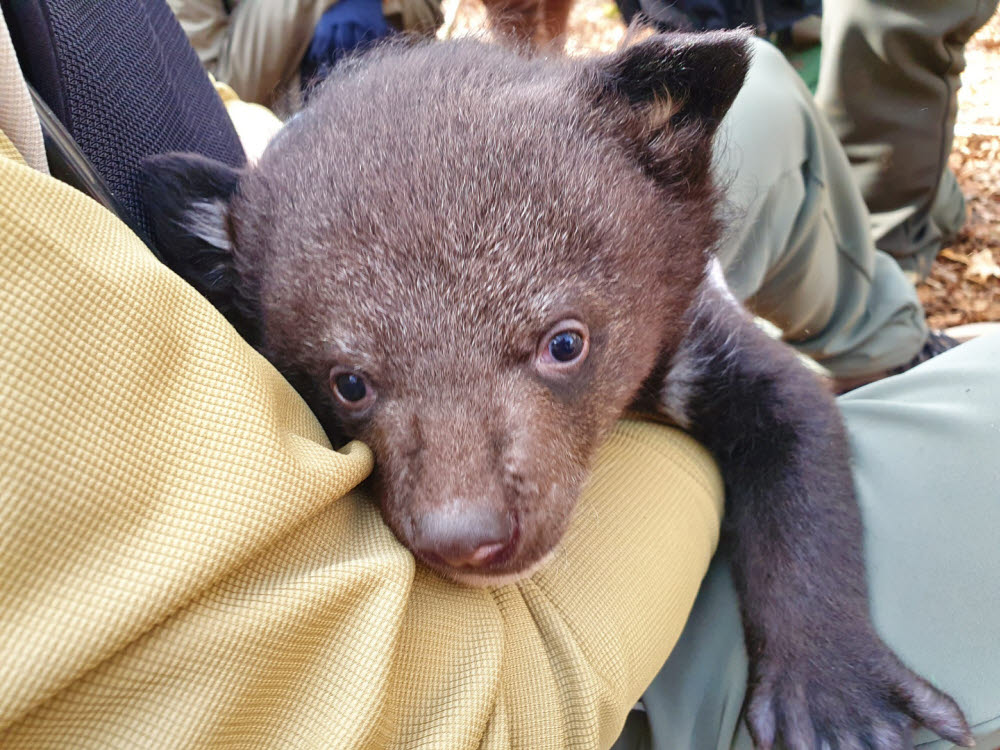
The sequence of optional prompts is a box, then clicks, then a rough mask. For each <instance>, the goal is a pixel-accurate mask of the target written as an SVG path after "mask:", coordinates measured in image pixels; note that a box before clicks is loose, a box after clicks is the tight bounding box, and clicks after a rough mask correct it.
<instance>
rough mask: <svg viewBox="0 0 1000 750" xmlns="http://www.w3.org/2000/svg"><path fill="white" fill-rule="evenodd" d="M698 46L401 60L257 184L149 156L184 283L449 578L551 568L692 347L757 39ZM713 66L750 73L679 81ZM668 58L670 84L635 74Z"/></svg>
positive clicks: (338, 96) (365, 77)
mask: <svg viewBox="0 0 1000 750" xmlns="http://www.w3.org/2000/svg"><path fill="white" fill-rule="evenodd" d="M682 39H684V40H685V41H684V44H681V45H678V42H677V38H676V37H654V38H653V39H652V40H650V41H647V42H644V43H643V44H641V45H637V46H635V47H631V48H628V49H626V50H625V51H623V52H621V53H618V54H617V55H615V56H611V57H609V58H603V59H601V60H600V61H597V62H590V63H586V64H585V63H579V62H577V63H573V62H569V61H563V60H540V59H538V58H531V57H525V56H522V55H520V54H517V53H513V52H510V51H506V50H499V49H497V48H493V47H487V46H485V45H481V44H471V43H462V44H454V45H426V46H418V47H416V48H408V49H393V48H390V49H387V50H384V51H382V52H375V53H373V54H370V55H368V56H366V57H365V58H363V59H362V60H361V61H360V62H357V63H355V64H354V66H353V67H351V68H349V69H347V70H345V71H343V72H342V73H341V74H340V75H335V76H334V77H333V78H331V79H330V80H329V81H328V82H327V83H326V84H324V86H323V87H322V88H321V89H320V90H319V91H318V92H317V93H316V95H315V96H314V101H313V102H312V103H311V105H310V107H309V108H308V109H307V110H306V111H304V112H303V113H302V114H300V115H299V116H298V117H296V118H295V120H294V121H292V122H291V123H290V124H289V125H288V126H286V128H285V129H284V130H283V131H282V132H281V133H280V134H279V135H278V137H277V138H276V139H275V141H274V142H273V143H272V144H271V146H270V147H269V148H268V150H267V152H266V153H265V154H264V156H263V158H262V159H261V161H260V163H259V164H258V165H257V166H255V167H253V168H252V169H248V170H246V171H244V172H236V171H233V170H229V169H228V168H226V167H222V166H221V165H218V164H214V163H208V162H206V161H205V160H199V159H196V158H193V157H178V156H169V157H160V158H159V159H158V160H154V162H153V164H152V168H151V169H150V171H151V172H152V174H153V177H152V179H151V182H152V184H153V188H152V190H153V191H155V190H157V189H159V191H160V192H159V193H154V195H158V196H160V197H159V200H158V202H159V203H160V204H161V205H167V204H169V202H170V201H169V200H168V199H165V198H164V197H163V192H164V191H167V190H169V191H173V192H174V193H176V192H177V190H178V189H179V188H178V184H181V185H182V186H183V187H181V188H180V189H181V190H184V189H186V190H187V191H188V192H189V193H197V194H198V197H197V199H196V200H191V197H192V196H191V195H188V197H187V199H186V200H184V201H180V205H178V207H177V209H176V211H175V212H174V214H175V215H174V216H173V217H168V219H164V220H162V221H156V216H155V215H154V226H155V228H156V231H157V236H158V238H161V237H162V236H163V235H164V234H165V233H167V232H168V230H169V228H170V227H176V226H178V225H180V226H183V227H185V228H186V230H187V234H188V236H189V238H192V240H193V244H194V245H195V246H196V247H195V249H193V250H192V251H191V254H190V256H189V257H196V258H197V260H196V261H189V262H187V264H186V265H185V262H184V261H183V260H182V261H180V262H178V263H177V265H178V266H179V267H191V266H197V267H198V269H200V271H197V272H195V273H194V274H192V273H191V272H190V271H188V272H185V271H184V270H183V268H182V273H185V275H189V276H191V275H194V276H195V277H196V279H195V281H196V283H198V280H197V278H198V277H199V274H200V278H201V280H202V281H201V283H200V288H201V289H202V290H203V291H204V292H205V293H206V295H207V296H209V297H210V298H214V299H215V301H217V302H218V303H219V304H220V306H222V307H223V309H224V310H226V311H227V312H228V313H229V314H230V317H231V319H233V320H234V322H236V323H237V324H238V325H241V326H242V330H243V331H244V332H245V333H246V334H247V335H248V336H249V337H250V338H252V339H253V340H254V341H255V343H256V344H257V346H258V347H259V348H260V350H261V351H262V352H263V353H264V354H265V355H266V356H267V357H268V358H269V359H270V360H271V361H272V362H274V363H275V365H276V366H277V367H278V368H279V369H281V370H282V371H283V372H284V373H285V374H286V375H287V376H288V377H289V379H290V380H291V382H292V383H293V384H295V385H296V387H297V388H298V389H299V390H300V392H301V393H302V394H303V396H304V397H305V398H306V399H307V400H308V401H309V403H310V405H311V406H312V408H313V409H314V411H315V412H316V413H317V415H318V416H319V418H320V419H321V421H322V422H323V423H324V426H326V427H327V429H328V431H329V432H330V433H331V434H332V435H334V436H336V437H337V438H342V437H356V438H359V439H361V440H364V441H365V442H367V443H368V444H369V445H371V447H372V448H373V450H374V452H375V455H376V473H375V478H374V480H375V481H374V484H373V486H374V490H375V493H376V498H377V501H378V503H379V505H380V507H381V510H382V513H383V515H384V517H385V519H386V521H387V523H388V524H389V525H390V527H391V528H392V530H393V531H394V532H395V534H396V535H397V537H398V538H399V539H400V540H401V541H402V542H403V543H404V544H405V545H406V546H407V547H408V548H409V549H410V550H411V551H412V552H413V553H414V555H416V556H417V557H418V558H419V559H420V560H422V561H423V562H424V563H425V564H427V565H429V566H430V567H432V568H434V569H435V570H437V571H438V572H440V573H441V574H443V575H446V576H448V577H450V578H454V579H457V580H461V581H466V582H471V583H477V584H495V583H501V582H504V581H508V580H513V579H516V578H518V577H520V576H523V575H525V574H526V573H527V572H529V571H530V570H532V569H533V568H534V567H535V566H536V565H537V564H538V563H539V562H540V561H541V560H542V559H544V558H545V556H546V555H547V554H548V553H549V552H551V551H552V549H553V548H554V546H555V545H556V544H557V542H558V540H559V539H560V538H561V536H562V535H563V533H564V531H565V528H566V525H567V522H568V520H569V517H570V514H571V512H572V510H573V508H574V506H575V503H576V500H577V498H578V497H579V494H580V492H581V489H582V486H583V484H584V482H585V480H586V478H587V475H588V471H589V469H590V466H591V461H592V458H593V454H594V452H595V449H596V448H597V446H598V445H599V443H600V441H601V440H602V439H603V438H604V437H605V435H606V434H607V432H608V430H609V429H610V427H611V425H612V424H613V423H614V421H615V420H616V419H617V418H618V417H620V416H621V415H622V413H623V412H624V411H625V409H626V408H627V407H628V406H629V405H630V404H631V403H633V402H635V401H636V400H637V399H639V400H640V401H641V400H642V399H643V397H644V396H645V395H647V394H645V393H644V391H643V385H644V383H645V382H646V380H647V379H648V378H649V376H650V375H651V374H652V373H653V372H654V371H655V370H656V369H657V367H658V366H659V365H662V364H663V363H664V362H665V358H666V357H667V356H668V355H669V352H670V351H671V350H672V349H673V348H674V347H675V346H676V345H677V343H678V342H679V340H680V338H681V336H682V335H683V333H684V331H683V314H684V311H685V310H686V309H687V307H688V306H689V305H690V303H691V300H692V298H693V295H694V292H695V289H696V287H697V284H698V283H699V281H700V280H701V278H702V274H703V270H704V267H705V264H706V260H707V257H708V255H707V253H708V251H709V250H710V249H711V246H712V244H713V242H714V239H715V233H716V224H715V219H714V202H715V193H714V189H713V187H712V185H711V180H710V177H709V175H708V160H709V158H710V148H709V146H710V140H711V134H712V131H713V130H714V128H715V125H716V124H717V122H718V119H719V117H721V113H722V112H724V111H725V108H727V107H728V104H729V102H730V101H731V99H732V96H734V95H735V91H736V90H737V89H738V87H739V83H740V82H741V81H742V74H743V72H745V65H746V41H745V39H744V37H742V36H738V35H717V36H714V37H709V41H707V42H701V41H699V42H698V43H697V44H695V43H694V42H693V41H692V39H696V38H694V37H682ZM697 39H702V38H697ZM706 45H707V46H706ZM702 47H704V49H702ZM691 50H695V52H696V53H698V54H694V57H692V54H693V53H692V52H691ZM699 54H700V55H701V57H699ZM679 55H680V56H683V55H686V57H685V58H684V60H682V61H680V62H678V56H679ZM635 58H639V59H638V61H637V60H636V59H635ZM702 58H706V59H710V60H714V61H715V62H716V63H717V64H722V63H725V65H728V66H729V67H730V68H732V70H729V69H726V70H727V71H728V74H729V75H732V76H733V77H734V79H738V80H736V81H735V83H730V84H729V85H728V86H720V87H719V89H718V91H716V92H715V93H714V94H713V95H712V96H708V95H707V94H705V93H704V92H700V93H697V92H696V93H692V92H691V91H690V90H689V89H688V90H686V89H685V86H689V84H687V83H685V81H686V80H687V79H685V78H684V77H683V75H682V74H681V73H678V72H677V71H678V70H681V71H685V70H687V69H688V68H690V67H691V64H692V60H693V61H694V63H698V62H699V61H700V60H701V59H702ZM651 59H652V60H653V62H659V64H660V66H661V67H662V70H661V71H660V77H659V78H656V77H655V76H654V78H653V79H652V80H646V79H642V80H639V81H638V82H637V83H636V82H635V81H634V80H633V79H634V78H635V77H636V73H635V70H638V71H640V72H642V71H644V72H643V75H646V76H647V77H648V76H649V75H651V73H650V70H651V68H650V64H651V63H650V62H649V61H650V60H651ZM720 60H721V61H722V62H721V63H719V61H720ZM681 63H683V64H681ZM685 66H686V67H685ZM695 67H697V65H695ZM633 68H635V70H633ZM653 68H655V65H654V66H653ZM654 72H655V71H654ZM686 75H690V74H686ZM661 79H664V80H661ZM630 87H631V88H630ZM677 90H679V92H678V93H679V95H681V96H682V98H683V102H682V103H679V104H672V103H671V101H670V97H672V96H675V95H676V94H675V91H677ZM720 92H721V93H720ZM699 97H700V98H699ZM706 97H707V100H706ZM716 99H718V100H719V101H716ZM720 101H721V104H720V103H719V102H720ZM171 160H173V161H171ZM172 175H173V176H177V175H182V176H183V179H182V180H175V181H174V182H171V179H172V178H171V176H172ZM158 180H159V182H158ZM174 200H175V201H179V199H176V198H175V199H174ZM153 204H154V200H153V199H151V200H150V205H153ZM169 212H170V209H169V206H167V208H165V209H164V213H165V214H169ZM206 279H207V281H206ZM650 395H651V397H655V394H650Z"/></svg>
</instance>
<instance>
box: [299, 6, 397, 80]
mask: <svg viewBox="0 0 1000 750" xmlns="http://www.w3.org/2000/svg"><path fill="white" fill-rule="evenodd" d="M390 31H391V28H390V26H389V24H388V22H387V21H386V20H385V16H384V15H383V14H382V1H381V0H338V2H337V3H335V4H334V5H331V6H330V7H329V8H328V9H327V11H326V12H325V13H324V14H323V15H322V16H321V17H320V19H319V22H318V23H317V24H316V30H315V32H314V33H313V38H312V41H311V42H310V43H309V49H308V50H306V54H305V55H304V56H303V58H302V65H301V68H300V72H301V78H302V84H303V87H305V86H309V85H311V84H313V83H315V82H317V81H318V80H322V79H323V78H325V77H326V75H327V74H328V73H329V72H330V69H331V68H333V66H334V65H336V64H337V62H338V61H339V60H340V59H341V58H343V57H344V56H345V55H346V54H348V53H349V52H351V51H353V50H355V49H358V48H359V47H363V46H364V45H366V44H371V43H372V42H374V41H376V40H378V39H381V38H383V37H386V36H388V35H389V33H390Z"/></svg>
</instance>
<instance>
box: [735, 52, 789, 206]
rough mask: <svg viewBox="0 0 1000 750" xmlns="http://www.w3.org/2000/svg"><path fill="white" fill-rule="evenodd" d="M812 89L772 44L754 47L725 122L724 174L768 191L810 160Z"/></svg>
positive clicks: (755, 189) (756, 188)
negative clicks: (778, 181)
mask: <svg viewBox="0 0 1000 750" xmlns="http://www.w3.org/2000/svg"><path fill="white" fill-rule="evenodd" d="M807 97H809V92H808V89H806V88H805V87H804V85H803V84H802V82H801V81H800V80H799V78H798V75H797V74H796V73H795V70H794V69H793V68H792V67H791V65H790V64H789V63H788V61H787V60H785V57H784V55H782V54H781V52H779V51H778V49H777V48H775V47H774V45H772V44H770V43H768V42H765V41H763V40H760V39H755V40H754V44H753V63H752V64H751V66H750V71H749V73H748V74H747V79H746V82H745V83H744V85H743V89H742V90H741V91H740V93H739V95H738V96H737V97H736V101H735V102H734V103H733V106H732V108H731V109H730V111H729V114H728V115H727V116H726V119H725V121H724V123H723V128H722V132H721V133H720V136H719V138H718V141H717V158H718V161H719V166H720V168H721V170H722V172H723V173H729V174H730V175H732V176H733V177H734V178H735V179H738V180H745V179H751V180H752V181H753V182H754V183H755V185H756V187H755V188H754V191H755V192H756V191H757V190H761V189H764V190H766V189H767V188H768V186H769V185H771V184H773V183H774V181H775V180H777V179H779V177H780V176H781V175H783V174H785V173H787V172H789V171H790V170H798V169H799V168H800V167H801V165H802V163H803V161H804V160H805V159H806V145H807V143H808V140H807V138H806V135H807V128H808V123H809V118H808V107H809V103H808V102H807V101H805V100H806V98H807Z"/></svg>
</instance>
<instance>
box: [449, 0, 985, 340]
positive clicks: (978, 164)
mask: <svg viewBox="0 0 1000 750" xmlns="http://www.w3.org/2000/svg"><path fill="white" fill-rule="evenodd" d="M445 15H446V19H447V20H446V27H445V29H444V30H443V34H444V35H449V34H453V35H461V34H465V33H469V32H476V31H479V30H480V29H481V28H482V26H483V22H484V20H485V16H484V14H483V10H482V5H481V4H480V3H479V2H477V0H445ZM624 33H625V27H624V25H623V24H622V20H621V16H620V15H619V14H618V10H617V8H616V7H615V4H614V3H613V2H609V0H577V2H576V4H575V5H574V7H573V11H572V14H571V16H570V22H569V33H568V36H567V41H566V49H567V51H568V52H569V53H571V54H586V53H588V52H602V51H609V50H613V49H614V48H615V47H616V46H617V45H618V44H619V42H620V41H621V39H622V37H623V36H624ZM966 62H967V67H966V71H965V73H964V75H963V76H962V89H961V90H960V91H959V112H958V121H957V124H956V126H955V140H954V146H953V150H952V154H951V162H950V164H951V168H952V169H953V170H954V171H955V174H956V175H957V176H958V183H959V185H960V186H961V188H962V192H963V193H964V194H965V197H966V201H967V209H968V221H967V223H966V226H965V228H964V229H963V230H962V232H961V234H960V235H959V236H958V238H957V239H956V240H955V241H954V242H953V243H952V244H951V245H950V246H949V247H946V248H944V249H943V250H942V251H941V254H940V255H939V256H938V258H937V261H936V262H935V264H934V268H933V269H932V271H931V274H930V276H929V277H928V278H927V280H926V281H925V282H923V283H921V284H920V285H919V286H918V287H917V293H918V295H919V296H920V300H921V302H922V303H923V305H924V308H925V309H926V311H927V316H928V322H929V323H930V325H931V326H932V327H934V328H946V327H950V326H956V325H961V324H965V323H975V322H981V321H1000V13H998V14H996V15H994V16H993V18H992V19H991V20H990V22H989V23H988V24H986V26H984V27H983V28H982V29H981V30H980V31H979V33H978V34H976V36H975V37H973V39H972V40H971V41H970V42H969V44H968V45H967V47H966Z"/></svg>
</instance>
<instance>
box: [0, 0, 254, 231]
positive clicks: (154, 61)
mask: <svg viewBox="0 0 1000 750" xmlns="http://www.w3.org/2000/svg"><path fill="white" fill-rule="evenodd" d="M0 7H2V8H3V13H4V17H5V19H6V21H7V25H8V27H9V29H10V33H11V38H12V40H13V42H14V48H15V50H16V51H17V55H18V60H19V62H20V64H21V69H22V70H23V71H24V75H25V78H26V79H27V81H28V83H29V84H30V85H31V86H32V87H33V88H34V89H35V91H36V92H37V93H38V95H39V97H40V99H42V100H43V101H44V102H45V104H46V105H47V106H48V109H49V110H50V111H51V113H52V115H54V117H55V119H56V120H58V121H59V122H60V123H62V125H63V126H64V128H65V131H66V132H68V134H69V136H70V137H71V140H72V141H73V142H75V143H76V145H77V146H78V147H79V152H80V153H82V154H83V156H85V157H86V160H87V161H89V163H90V164H91V165H92V166H93V169H94V170H96V172H97V174H98V175H100V178H101V179H102V180H103V182H104V184H105V186H106V189H107V191H108V192H109V193H110V194H111V196H112V197H113V199H114V201H115V202H116V204H117V206H118V210H119V215H121V216H122V218H123V219H125V221H126V222H127V223H128V224H129V225H130V226H131V227H133V228H134V229H135V230H136V231H137V233H138V234H139V235H140V236H141V237H143V238H144V239H146V240H147V244H149V239H150V237H151V231H150V225H149V223H148V221H147V218H146V215H145V211H144V210H143V207H142V200H141V195H140V170H139V164H140V162H141V161H142V159H144V158H146V157H147V156H152V155H154V154H160V153H165V152H169V151H188V152H194V153H198V154H202V155H203V156H206V157H209V158H212V159H216V160H218V161H221V162H223V163H225V164H229V165H230V166H233V167H241V166H243V164H244V163H245V161H246V157H245V156H244V153H243V149H242V147H241V145H240V142H239V138H238V136H237V135H236V131H235V130H234V128H233V126H232V122H231V121H230V119H229V116H228V115H227V113H226V110H225V107H224V105H223V103H222V101H221V99H220V98H219V96H218V95H217V94H216V92H215V89H214V87H213V86H212V84H211V82H210V81H209V79H208V76H207V75H206V74H205V72H204V70H203V69H202V67H201V63H200V62H199V60H198V56H197V55H196V54H195V52H194V50H193V49H191V45H190V44H189V43H188V40H187V37H186V36H185V35H184V32H183V30H182V29H181V27H180V25H179V24H178V23H177V21H176V19H175V18H174V16H173V13H172V12H171V11H170V8H169V7H168V6H167V4H166V2H165V1H164V0H93V1H91V0H87V1H86V2H81V0H0ZM54 132H55V130H54V129H52V130H50V135H51V134H52V133H54ZM52 137H53V141H52V142H53V143H54V142H55V141H57V140H58V137H57V136H52ZM71 162H73V160H72V159H70V161H69V162H67V164H69V163H71ZM74 163H78V162H74ZM70 171H73V169H72V168H71V170H70ZM152 239H153V240H154V241H155V237H153V238H152Z"/></svg>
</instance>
